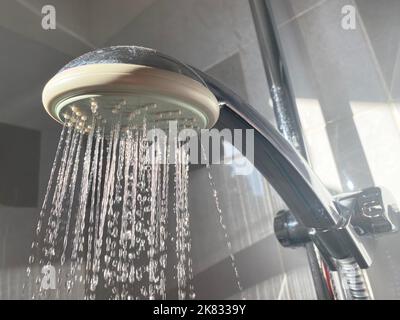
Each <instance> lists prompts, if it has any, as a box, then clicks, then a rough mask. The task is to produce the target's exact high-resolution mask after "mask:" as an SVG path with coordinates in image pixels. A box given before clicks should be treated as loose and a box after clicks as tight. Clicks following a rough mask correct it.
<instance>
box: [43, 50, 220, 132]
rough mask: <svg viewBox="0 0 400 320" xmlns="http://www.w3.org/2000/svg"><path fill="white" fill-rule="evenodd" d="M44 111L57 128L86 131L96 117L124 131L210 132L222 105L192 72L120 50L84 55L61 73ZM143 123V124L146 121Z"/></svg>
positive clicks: (154, 56) (152, 54)
mask: <svg viewBox="0 0 400 320" xmlns="http://www.w3.org/2000/svg"><path fill="white" fill-rule="evenodd" d="M43 105H44V107H45V109H46V111H47V112H48V113H49V114H50V116H51V117H52V118H54V119H55V120H57V121H58V122H61V123H62V122H68V121H71V114H72V115H75V117H74V119H73V120H74V122H75V124H76V125H77V126H80V127H81V128H82V129H88V124H89V123H90V121H89V120H90V118H91V117H92V115H93V114H97V115H98V116H99V117H100V118H101V119H102V120H103V121H104V122H107V121H110V120H111V119H112V118H115V116H116V115H120V117H119V119H120V121H121V124H122V125H128V124H133V125H134V126H140V125H141V124H143V122H144V121H146V123H148V125H149V126H151V127H163V126H165V125H166V124H168V122H169V121H171V120H176V121H177V122H178V125H180V126H182V127H191V128H195V129H203V128H211V127H212V126H213V125H214V124H215V122H216V121H217V119H218V116H219V105H218V101H217V99H216V98H215V96H214V94H213V93H212V92H211V91H210V90H209V89H208V88H207V85H206V84H205V83H204V81H203V80H202V78H201V77H200V76H198V75H197V73H196V72H195V71H194V70H193V69H192V68H190V67H189V66H187V65H185V64H182V63H180V62H179V61H177V60H175V59H173V58H171V57H168V56H165V55H163V54H160V53H158V52H156V51H155V50H152V49H147V48H143V47H135V46H118V47H110V48H105V49H100V50H96V51H93V52H89V53H87V54H84V55H82V56H80V57H78V58H77V59H75V60H73V61H71V62H70V63H68V64H67V65H66V66H65V67H64V68H62V69H61V70H60V71H59V72H58V73H57V74H56V75H55V76H54V77H53V78H52V79H50V81H49V82H48V83H47V84H46V86H45V88H44V90H43ZM144 119H145V120H144Z"/></svg>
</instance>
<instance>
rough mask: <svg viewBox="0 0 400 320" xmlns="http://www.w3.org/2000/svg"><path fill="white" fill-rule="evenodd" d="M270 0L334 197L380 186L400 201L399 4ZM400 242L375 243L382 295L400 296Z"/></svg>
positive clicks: (321, 171) (314, 155)
mask: <svg viewBox="0 0 400 320" xmlns="http://www.w3.org/2000/svg"><path fill="white" fill-rule="evenodd" d="M271 3H272V7H273V11H274V14H275V18H276V20H277V23H278V26H279V28H278V30H279V36H280V41H281V43H282V47H283V50H284V54H285V57H286V60H287V63H288V69H289V74H290V78H291V81H292V84H293V88H294V91H295V96H296V100H297V104H298V108H299V112H300V117H301V121H302V125H303V128H304V132H305V135H306V139H307V144H308V148H309V151H310V157H311V162H312V165H313V167H314V170H315V171H316V172H317V174H318V175H319V176H320V178H321V179H322V180H323V182H324V183H325V184H326V185H327V186H328V187H329V188H330V189H331V190H332V191H333V192H342V191H353V190H358V189H361V188H365V187H368V186H371V185H381V186H384V187H387V188H388V189H390V190H391V192H392V193H393V194H394V195H395V196H396V197H397V201H398V202H399V203H400V188H399V185H398V181H399V180H400V165H399V164H400V153H399V151H398V149H399V146H400V122H399V115H400V114H399V109H398V105H397V104H398V99H399V92H400V89H399V88H400V87H399V84H400V82H399V78H400V69H399V68H400V66H399V60H398V59H399V43H400V41H399V40H400V36H399V32H398V31H399V27H400V20H399V19H398V17H399V16H400V2H399V1H397V0H382V1H374V0H271ZM345 5H351V6H353V7H354V8H355V10H356V25H355V27H356V28H355V29H354V30H345V29H343V28H342V24H341V21H342V18H343V14H342V8H343V6H345ZM399 240H400V237H399V236H396V235H393V236H391V237H389V238H388V239H386V240H382V239H376V241H375V247H376V248H375V250H374V251H375V252H374V256H375V257H376V259H374V264H373V266H372V268H371V270H370V275H371V282H372V286H373V289H375V296H376V297H377V298H395V297H396V298H399V295H398V291H399V290H398V284H397V282H396V281H395V280H394V279H397V276H396V274H397V273H398V272H399V264H400V259H398V258H397V256H398V255H397V253H396V247H397V243H398V241H399ZM377 257H379V258H377ZM387 265H390V266H391V271H388V272H385V274H386V276H385V277H382V271H383V270H386V269H387ZM383 268H384V269H383ZM387 274H389V275H390V274H391V275H392V277H391V276H387ZM389 279H391V280H389Z"/></svg>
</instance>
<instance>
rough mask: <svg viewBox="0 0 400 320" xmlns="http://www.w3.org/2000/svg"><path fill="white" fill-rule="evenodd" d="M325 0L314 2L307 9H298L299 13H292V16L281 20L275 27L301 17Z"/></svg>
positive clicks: (282, 25) (281, 26) (279, 27)
mask: <svg viewBox="0 0 400 320" xmlns="http://www.w3.org/2000/svg"><path fill="white" fill-rule="evenodd" d="M326 1H327V0H321V1H319V2H317V3H315V4H313V5H312V6H311V7H308V8H307V9H304V10H303V11H300V12H299V13H297V14H296V15H294V16H293V17H291V18H289V19H288V20H286V21H284V22H281V23H280V24H278V26H277V28H278V29H281V28H283V27H284V26H286V25H288V24H289V23H291V22H292V21H294V20H296V19H298V18H300V17H302V16H303V15H305V14H307V13H308V12H310V11H312V10H314V9H316V8H317V7H319V6H320V5H322V4H324V3H325V2H326Z"/></svg>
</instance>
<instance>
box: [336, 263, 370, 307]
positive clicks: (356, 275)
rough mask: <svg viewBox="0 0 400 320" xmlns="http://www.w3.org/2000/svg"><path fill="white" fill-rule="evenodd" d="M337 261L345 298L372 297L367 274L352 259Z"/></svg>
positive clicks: (367, 298) (361, 298)
mask: <svg viewBox="0 0 400 320" xmlns="http://www.w3.org/2000/svg"><path fill="white" fill-rule="evenodd" d="M338 263H339V270H338V272H339V276H340V279H341V282H342V289H343V295H344V298H345V299H346V300H371V299H374V297H373V294H372V290H371V288H370V285H369V280H368V276H367V274H366V273H365V271H364V270H363V269H361V268H360V267H359V265H358V264H357V262H355V260H354V259H343V260H340V261H338Z"/></svg>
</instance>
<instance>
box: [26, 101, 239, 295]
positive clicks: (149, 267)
mask: <svg viewBox="0 0 400 320" xmlns="http://www.w3.org/2000/svg"><path fill="white" fill-rule="evenodd" d="M92 111H93V114H92V116H91V117H89V118H88V117H82V116H81V115H80V114H79V112H73V111H72V112H71V113H69V114H67V115H65V118H66V124H65V125H64V127H63V129H62V132H61V136H60V140H59V144H58V147H57V151H56V156H55V160H54V163H53V167H52V170H51V174H50V180H49V183H48V186H47V190H46V194H45V198H44V201H43V206H42V209H41V211H40V215H39V221H38V224H37V228H36V231H35V240H34V242H33V243H32V254H31V256H30V257H29V266H28V268H27V275H28V277H32V276H33V277H36V278H35V281H34V283H35V284H34V286H35V288H34V294H33V295H32V298H36V299H43V298H48V297H49V292H50V290H48V288H49V287H51V283H50V282H51V279H48V281H50V282H48V283H45V285H44V286H43V279H42V277H43V275H39V276H38V275H33V273H32V270H33V269H34V268H35V267H37V266H39V267H40V269H41V270H42V271H43V268H47V269H46V270H50V271H51V270H53V269H52V268H54V270H55V275H56V278H57V283H56V286H55V288H56V292H57V293H56V297H59V296H60V291H62V290H66V291H67V293H71V292H72V291H73V289H74V287H76V286H81V287H83V288H84V291H85V294H84V297H85V299H96V298H111V299H166V298H167V294H169V292H167V291H168V290H171V289H168V288H175V289H174V290H177V297H178V298H179V299H194V298H195V297H196V295H195V290H194V286H193V263H192V258H191V236H190V214H189V206H188V183H189V153H188V148H187V143H186V142H185V141H180V140H178V139H173V140H171V139H169V138H168V137H161V138H160V137H156V138H154V139H148V136H147V133H148V129H149V128H150V127H151V126H150V124H148V123H147V121H146V118H144V119H143V122H142V123H140V125H138V124H137V123H135V122H132V123H128V125H126V124H125V123H124V124H123V123H122V122H121V116H122V115H121V114H118V112H116V114H115V117H114V119H113V120H111V121H110V120H108V121H105V120H104V119H103V118H102V117H101V116H100V115H99V114H98V113H97V110H96V109H93V110H92ZM207 167H208V174H209V179H210V180H209V181H210V186H211V188H212V192H213V195H214V198H215V201H216V209H217V211H218V216H219V223H220V225H221V227H222V229H223V232H224V236H225V239H226V242H227V243H226V244H227V246H228V248H229V250H230V253H231V252H232V248H231V241H230V239H229V236H228V233H227V230H226V226H225V223H224V221H223V218H222V210H221V208H220V205H219V200H218V193H217V191H216V188H215V184H214V181H213V179H212V176H211V171H210V168H209V165H207ZM171 252H173V254H171ZM230 258H231V261H232V267H233V268H234V271H235V275H236V280H237V285H238V288H239V290H240V291H241V290H242V287H241V283H240V278H239V274H238V270H237V267H236V263H235V258H234V255H233V254H232V253H231V254H230ZM168 268H169V269H172V270H174V272H173V275H172V276H171V274H170V273H171V272H169V271H168ZM49 275H52V274H51V272H49ZM46 281H47V280H46ZM168 281H174V282H175V284H174V285H171V284H170V285H169V287H167V282H168ZM52 289H53V288H52Z"/></svg>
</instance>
